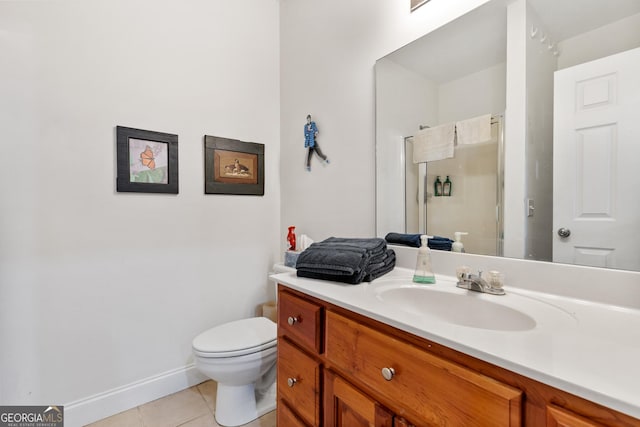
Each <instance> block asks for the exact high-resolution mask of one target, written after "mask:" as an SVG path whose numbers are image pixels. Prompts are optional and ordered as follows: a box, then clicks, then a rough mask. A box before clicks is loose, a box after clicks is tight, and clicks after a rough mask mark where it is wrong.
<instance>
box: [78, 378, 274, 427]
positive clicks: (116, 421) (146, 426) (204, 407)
mask: <svg viewBox="0 0 640 427" xmlns="http://www.w3.org/2000/svg"><path fill="white" fill-rule="evenodd" d="M215 403H216V383H215V382H214V381H206V382H203V383H202V384H198V385H197V386H194V387H191V388H188V389H186V390H182V391H179V392H178V393H174V394H171V395H169V396H166V397H163V398H161V399H158V400H154V401H153V402H149V403H146V404H144V405H141V406H138V407H137V408H133V409H129V410H128V411H124V412H121V413H119V414H116V415H114V416H111V417H109V418H105V419H103V420H100V421H97V422H95V423H93V424H89V425H88V426H87V427H178V426H180V427H218V426H219V424H218V423H216V420H215V418H214V417H213V411H214V408H215ZM275 425H276V413H275V411H273V412H269V413H268V414H266V415H263V416H262V417H260V418H259V419H257V420H255V421H252V422H250V423H249V424H245V426H246V427H275Z"/></svg>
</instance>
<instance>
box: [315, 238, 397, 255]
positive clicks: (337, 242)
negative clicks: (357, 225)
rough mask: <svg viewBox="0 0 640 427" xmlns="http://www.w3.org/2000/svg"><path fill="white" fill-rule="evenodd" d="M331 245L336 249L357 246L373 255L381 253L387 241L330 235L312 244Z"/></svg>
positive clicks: (385, 247)
mask: <svg viewBox="0 0 640 427" xmlns="http://www.w3.org/2000/svg"><path fill="white" fill-rule="evenodd" d="M313 245H316V246H322V247H330V248H335V249H341V248H357V249H364V250H366V251H367V252H369V253H370V254H371V255H379V254H382V253H384V251H385V250H386V249H387V242H385V241H384V239H381V238H378V237H374V238H346V237H329V238H327V239H325V240H323V241H321V242H318V243H313V244H312V245H311V246H313Z"/></svg>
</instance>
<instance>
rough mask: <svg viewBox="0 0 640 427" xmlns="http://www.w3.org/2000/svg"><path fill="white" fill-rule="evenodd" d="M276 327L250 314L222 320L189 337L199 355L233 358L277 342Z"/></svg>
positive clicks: (255, 351)
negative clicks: (223, 322)
mask: <svg viewBox="0 0 640 427" xmlns="http://www.w3.org/2000/svg"><path fill="white" fill-rule="evenodd" d="M277 334H278V331H277V326H276V324H275V323H274V322H272V321H271V320H269V319H267V318H266V317H252V318H249V319H241V320H236V321H233V322H229V323H225V324H223V325H220V326H216V327H214V328H211V329H209V330H206V331H204V332H203V333H201V334H200V335H198V336H197V337H195V338H194V339H193V351H194V353H195V354H196V355H198V356H200V357H210V358H222V357H235V356H243V355H247V354H252V353H257V352H261V351H264V350H266V349H268V348H271V347H275V346H276V344H277Z"/></svg>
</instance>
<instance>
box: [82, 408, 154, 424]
mask: <svg viewBox="0 0 640 427" xmlns="http://www.w3.org/2000/svg"><path fill="white" fill-rule="evenodd" d="M87 427H143V425H142V419H141V417H140V412H139V411H138V408H133V409H129V410H128V411H124V412H120V413H119V414H116V415H113V416H111V417H109V418H105V419H103V420H100V421H97V422H95V423H93V424H89V425H88V426H87Z"/></svg>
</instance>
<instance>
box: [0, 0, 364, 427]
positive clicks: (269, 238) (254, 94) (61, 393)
mask: <svg viewBox="0 0 640 427" xmlns="http://www.w3.org/2000/svg"><path fill="white" fill-rule="evenodd" d="M278 8H279V4H278V2H277V1H275V0H274V1H258V0H250V1H246V2H229V1H220V0H218V1H209V0H187V1H179V0H160V1H158V0H153V1H152V0H94V1H90V2H78V1H71V0H69V1H66V0H65V1H56V2H50V1H30V2H22V1H4V2H0V51H1V52H2V55H0V130H1V132H0V134H1V135H2V138H1V139H0V145H1V147H2V152H3V154H2V156H0V180H1V181H2V197H0V204H1V211H2V214H1V215H0V345H1V346H2V351H0V379H1V380H0V403H1V404H50V403H55V404H64V405H69V404H70V403H71V402H76V404H75V406H76V407H81V406H82V405H83V403H86V404H87V405H89V406H90V405H91V402H90V401H89V400H86V399H88V398H89V397H91V396H94V395H100V394H101V393H107V394H109V392H110V391H113V392H114V393H116V394H117V393H118V392H119V391H122V388H127V385H130V384H134V383H135V384H137V383H138V382H141V381H142V382H144V380H145V379H149V378H156V379H157V378H158V376H160V377H162V376H163V373H166V372H171V373H172V374H171V375H173V376H174V377H176V376H177V377H184V378H183V380H184V381H183V380H181V379H180V378H178V379H176V380H175V381H174V384H179V383H181V382H182V383H187V382H189V380H188V378H187V377H188V376H189V375H190V370H189V367H190V366H191V365H190V364H191V362H192V357H191V340H192V339H193V337H194V336H195V335H196V334H198V333H199V332H201V331H202V330H204V329H206V328H209V327H212V326H214V325H216V324H219V323H222V322H225V321H228V320H231V319H237V318H242V317H247V316H250V315H253V314H254V312H255V308H256V306H257V305H258V304H259V303H260V302H262V301H264V300H266V299H268V298H271V297H272V296H273V289H272V287H271V285H269V283H268V280H267V276H266V275H267V272H268V271H269V269H270V266H271V265H272V263H273V262H274V261H277V260H279V255H280V253H279V250H280V240H283V239H281V234H282V233H280V231H279V230H278V223H279V217H280V193H279V191H280V190H279V187H280V182H279V180H280V175H279V172H278V170H279V151H280V134H279V105H280V103H279V96H280V92H279V91H280V88H279V85H280V80H279V30H278V27H279V16H278ZM301 119H302V120H304V117H301ZM325 120H326V119H325ZM117 125H121V126H130V127H136V128H141V129H149V130H155V131H161V132H169V133H175V134H178V135H179V165H180V167H179V169H180V193H179V194H178V195H162V194H131V193H130V194H126V193H116V192H115V175H116V167H115V164H116V162H115V126H117ZM370 128H371V129H373V126H370ZM205 134H210V135H217V136H223V137H229V138H236V139H240V140H245V141H252V142H258V143H263V144H265V153H266V154H265V165H266V174H265V175H266V179H265V181H266V185H265V196H264V197H259V196H257V197H249V196H219V195H204V194H203V192H204V190H203V187H204V186H203V136H204V135H205ZM328 145H329V144H328ZM327 148H328V151H329V152H330V153H331V147H330V145H329V146H328V147H327ZM365 157H367V156H366V155H365ZM367 160H369V159H368V158H367ZM337 163H339V162H337ZM370 216H372V215H370ZM351 222H353V221H351ZM152 382H153V381H152ZM147 385H148V384H147ZM185 386H186V384H185ZM173 387H174V388H175V385H174V386H173ZM173 391H176V390H173ZM133 394H135V393H133ZM151 395H153V393H151ZM151 395H149V396H147V397H150V396H151ZM136 398H137V397H135V396H133V397H132V398H131V399H130V400H129V401H126V402H121V403H119V405H120V406H123V405H125V406H126V405H127V404H132V403H136V402H135V400H136ZM71 406H74V405H71ZM102 406H104V405H103V404H98V405H95V407H96V408H98V407H100V408H102ZM116 406H117V405H116ZM68 408H69V407H68ZM68 408H67V409H68ZM110 409H113V408H108V410H110ZM78 410H79V411H80V412H82V411H81V410H80V409H78ZM104 415H108V413H107V414H101V413H100V411H99V410H96V411H95V412H93V413H92V414H91V416H95V417H100V416H104ZM88 421H90V420H89V419H86V418H82V417H80V418H76V421H75V422H71V421H70V422H69V423H68V425H70V426H71V425H75V424H76V423H80V422H88Z"/></svg>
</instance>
